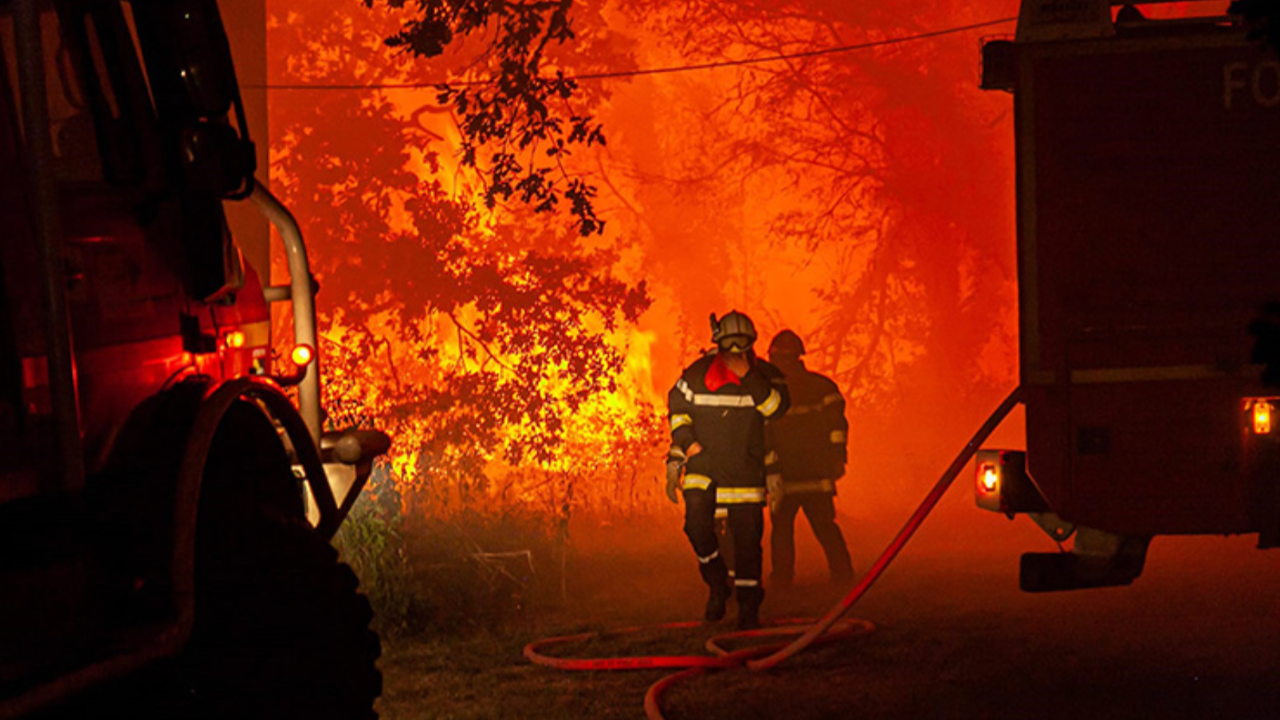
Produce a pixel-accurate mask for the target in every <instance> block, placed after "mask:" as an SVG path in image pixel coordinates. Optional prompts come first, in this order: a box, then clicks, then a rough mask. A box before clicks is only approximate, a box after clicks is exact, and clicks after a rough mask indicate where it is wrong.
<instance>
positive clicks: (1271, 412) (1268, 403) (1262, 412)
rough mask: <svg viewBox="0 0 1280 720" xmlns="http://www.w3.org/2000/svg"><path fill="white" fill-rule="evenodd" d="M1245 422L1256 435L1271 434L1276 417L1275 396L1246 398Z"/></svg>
mask: <svg viewBox="0 0 1280 720" xmlns="http://www.w3.org/2000/svg"><path fill="white" fill-rule="evenodd" d="M1244 407H1245V418H1246V420H1245V422H1246V423H1247V425H1248V427H1249V429H1250V430H1252V431H1253V434H1254V435H1270V434H1271V424H1272V422H1273V418H1274V417H1275V411H1276V406H1275V398H1245V400H1244Z"/></svg>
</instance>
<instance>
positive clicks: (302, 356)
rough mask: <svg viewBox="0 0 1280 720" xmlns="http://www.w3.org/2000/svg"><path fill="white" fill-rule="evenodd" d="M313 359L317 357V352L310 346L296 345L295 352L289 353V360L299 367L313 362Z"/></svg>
mask: <svg viewBox="0 0 1280 720" xmlns="http://www.w3.org/2000/svg"><path fill="white" fill-rule="evenodd" d="M313 357H315V351H314V350H312V349H311V346H310V345H294V346H293V352H291V353H289V359H290V360H292V361H293V364H294V365H297V366H298V367H302V366H303V365H306V364H307V363H309V362H311V359H312V358H313Z"/></svg>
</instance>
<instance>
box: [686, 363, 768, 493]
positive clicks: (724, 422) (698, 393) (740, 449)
mask: <svg viewBox="0 0 1280 720" xmlns="http://www.w3.org/2000/svg"><path fill="white" fill-rule="evenodd" d="M789 404H790V401H789V397H788V393H787V385H786V381H785V380H784V379H783V377H782V373H781V372H780V371H779V370H778V368H777V367H775V366H773V365H771V364H769V363H768V362H765V361H764V360H761V359H759V358H756V357H754V356H753V357H752V362H751V369H750V370H749V371H748V372H747V374H746V375H744V376H742V377H741V378H739V377H738V376H736V375H734V374H733V372H732V371H730V370H729V368H728V367H727V366H726V365H725V363H724V360H723V358H721V357H720V355H719V354H715V353H713V354H710V355H706V356H704V357H702V358H701V359H699V360H698V361H697V362H695V363H693V364H692V365H690V366H689V367H688V368H687V369H686V370H685V371H684V373H683V374H682V375H681V376H680V379H679V380H677V381H676V384H675V387H673V388H671V392H670V393H669V394H668V397H667V407H668V409H669V419H670V423H671V454H670V458H671V459H674V460H680V461H687V462H686V465H685V476H684V485H683V488H684V489H685V490H690V489H710V488H711V487H714V488H715V489H716V503H717V504H720V505H734V504H739V503H764V502H765V499H766V497H765V476H766V474H767V473H771V472H773V471H774V470H773V469H772V468H769V469H766V467H765V465H766V463H765V456H766V448H765V420H766V419H768V418H777V417H781V416H782V415H783V414H784V413H786V411H787V407H788V405H789ZM695 442H696V443H698V444H699V445H701V446H702V452H700V453H698V454H696V455H694V456H692V457H687V452H688V449H689V446H690V445H692V444H694V443H695Z"/></svg>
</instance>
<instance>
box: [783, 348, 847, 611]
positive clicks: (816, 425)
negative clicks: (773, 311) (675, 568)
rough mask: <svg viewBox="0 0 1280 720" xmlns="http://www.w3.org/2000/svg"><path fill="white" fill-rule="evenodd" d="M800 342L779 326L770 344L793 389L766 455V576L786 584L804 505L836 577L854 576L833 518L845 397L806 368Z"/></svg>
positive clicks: (843, 579) (844, 449)
mask: <svg viewBox="0 0 1280 720" xmlns="http://www.w3.org/2000/svg"><path fill="white" fill-rule="evenodd" d="M804 354H805V348H804V342H803V341H801V340H800V336H798V335H796V334H795V333H794V332H792V331H790V330H783V331H782V332H780V333H778V334H777V335H776V336H774V338H773V341H772V342H771V343H769V361H770V362H772V363H773V364H774V365H776V366H777V367H778V369H779V370H781V371H782V374H783V376H784V377H785V378H786V383H787V387H788V388H789V390H790V392H791V402H792V404H791V409H790V411H789V412H788V413H787V416H786V417H784V418H778V419H777V420H773V421H771V422H770V423H769V457H770V460H773V461H775V462H776V463H777V468H778V474H776V475H771V476H770V477H769V479H768V482H769V510H770V519H771V520H772V523H773V530H772V532H771V534H770V536H769V544H770V550H771V552H772V556H773V572H772V574H771V575H770V580H771V581H772V583H773V584H774V585H775V586H777V587H787V586H789V585H790V584H791V582H792V580H793V579H794V577H795V562H796V543H795V528H796V515H797V514H799V512H800V510H804V514H805V517H807V518H808V519H809V526H810V527H811V528H813V534H814V535H815V536H817V538H818V542H819V543H821V545H822V550H823V552H824V553H825V554H826V556H827V568H828V570H830V573H831V580H832V582H834V583H843V582H847V581H848V580H851V579H852V578H853V563H852V561H851V560H850V558H849V548H848V547H847V546H846V545H845V541H844V535H843V534H842V533H841V532H840V526H838V525H836V509H835V502H834V498H835V494H836V481H837V480H839V479H840V478H841V477H842V476H843V475H844V469H845V463H846V462H847V460H848V450H847V447H846V446H847V442H848V431H849V423H848V421H847V420H845V417H844V396H842V395H841V394H840V389H839V388H838V387H837V386H836V384H835V383H834V382H832V381H831V379H830V378H827V377H825V376H823V375H820V374H818V373H816V372H813V371H811V370H809V369H808V368H806V367H805V365H804V361H803V360H801V359H800V356H802V355H804Z"/></svg>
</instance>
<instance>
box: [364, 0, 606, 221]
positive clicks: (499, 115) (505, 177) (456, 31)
mask: <svg viewBox="0 0 1280 720" xmlns="http://www.w3.org/2000/svg"><path fill="white" fill-rule="evenodd" d="M363 2H364V4H365V6H366V7H370V8H373V7H375V5H378V4H379V3H378V2H377V1H376V0H363ZM381 4H384V5H386V7H387V8H389V9H391V10H404V9H405V8H406V6H409V7H412V8H414V9H415V12H413V13H412V15H411V16H410V17H408V18H406V19H405V20H403V22H402V25H401V28H400V30H399V31H397V32H396V33H394V34H393V35H391V36H390V37H388V38H387V41H386V42H387V45H388V46H390V47H393V48H397V49H400V50H403V51H405V52H407V53H409V54H410V55H412V56H414V57H418V58H435V57H438V56H440V55H442V54H443V53H445V51H446V49H454V50H456V51H458V52H460V53H470V54H472V55H474V57H472V58H471V59H470V60H469V61H468V62H467V63H466V64H465V66H464V67H462V68H460V69H457V70H456V71H454V72H452V73H451V75H450V79H451V81H452V82H451V83H442V84H440V85H438V86H437V87H438V90H439V95H438V99H439V102H440V103H441V104H442V105H448V106H450V107H452V108H453V109H454V111H455V112H456V113H457V116H458V118H459V128H460V130H461V134H462V138H461V156H462V162H463V164H464V165H467V166H468V167H473V168H482V169H483V171H484V177H485V179H486V186H485V189H484V198H485V203H486V204H487V206H488V207H490V208H493V207H494V205H495V204H496V203H497V202H498V201H499V200H502V201H506V200H510V199H511V198H512V197H515V198H516V199H518V200H520V201H521V202H524V203H528V204H530V205H531V206H533V207H534V208H535V209H536V210H537V211H539V212H552V211H555V210H557V208H558V207H559V205H560V204H561V202H562V198H563V199H564V200H567V201H568V203H569V212H570V213H571V215H572V216H573V217H574V218H576V219H577V222H578V231H579V233H581V234H582V235H590V234H593V233H599V232H602V231H603V230H604V221H603V220H601V219H600V218H599V217H598V216H597V215H596V212H595V208H594V204H593V200H594V198H595V195H596V188H595V186H594V185H593V184H592V183H591V182H589V181H588V180H587V179H585V178H583V177H582V176H579V175H576V174H574V173H573V172H571V171H570V170H569V169H568V168H567V167H566V166H565V164H564V158H565V156H567V155H568V154H570V153H571V152H572V151H573V149H574V148H575V147H582V148H590V147H592V146H593V145H603V144H604V142H605V137H604V132H603V130H602V128H601V126H600V124H599V123H598V122H596V121H595V120H594V119H593V117H592V115H591V113H590V112H586V111H582V110H575V109H574V108H573V107H572V103H571V102H570V101H571V100H572V99H573V98H574V96H575V94H576V93H577V91H578V83H577V82H576V81H575V80H573V79H572V78H570V77H568V76H567V75H566V73H565V70H564V68H563V67H556V65H557V63H556V59H555V57H554V51H555V50H557V49H559V48H560V47H561V46H563V45H564V44H565V43H568V42H569V41H571V40H573V39H574V38H575V31H574V29H573V28H572V27H571V24H570V17H569V11H570V9H571V8H572V7H573V5H574V3H573V0H546V1H543V2H537V1H530V2H502V1H497V2H495V1H494V0H413V2H408V1H407V0H382V3H381ZM468 40H470V41H471V46H473V47H468V44H467V41H468Z"/></svg>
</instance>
